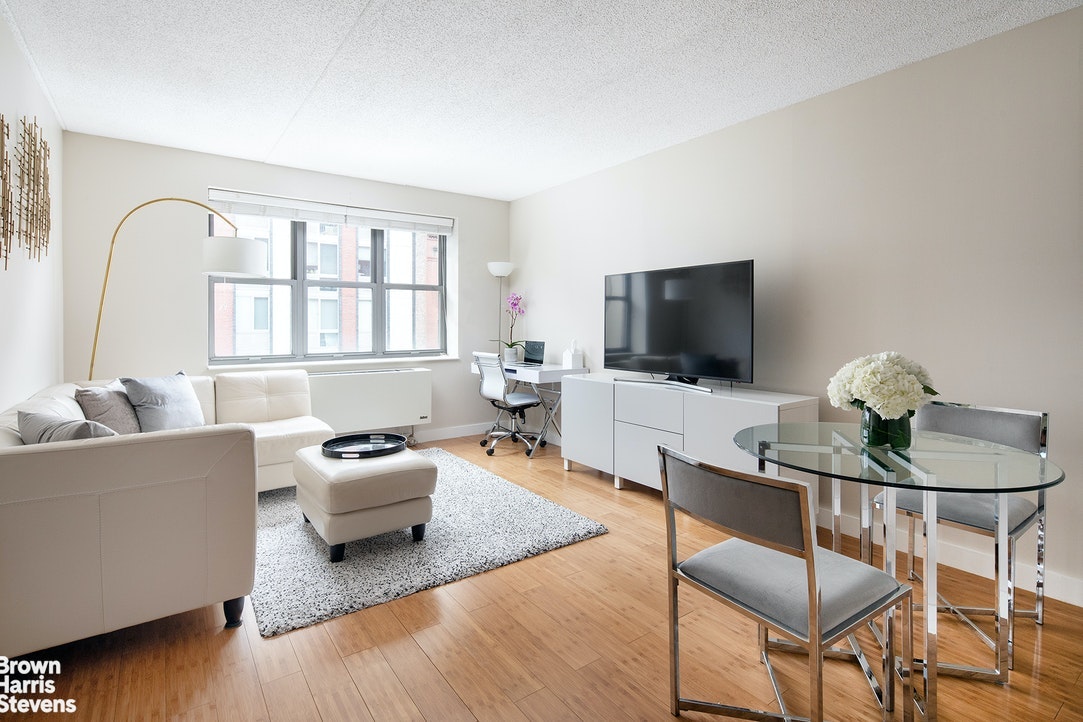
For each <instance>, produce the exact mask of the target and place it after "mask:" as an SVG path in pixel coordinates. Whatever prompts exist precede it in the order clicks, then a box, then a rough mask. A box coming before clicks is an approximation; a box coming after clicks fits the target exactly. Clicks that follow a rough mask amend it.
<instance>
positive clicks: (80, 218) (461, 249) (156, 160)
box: [64, 133, 508, 438]
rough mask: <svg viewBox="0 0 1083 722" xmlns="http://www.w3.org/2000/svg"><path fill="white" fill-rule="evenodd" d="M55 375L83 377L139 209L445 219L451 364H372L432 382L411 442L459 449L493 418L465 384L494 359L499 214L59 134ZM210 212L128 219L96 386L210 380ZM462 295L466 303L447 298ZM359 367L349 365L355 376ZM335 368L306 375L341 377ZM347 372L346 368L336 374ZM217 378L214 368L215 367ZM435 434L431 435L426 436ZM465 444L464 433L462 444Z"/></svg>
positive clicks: (151, 213) (413, 194)
mask: <svg viewBox="0 0 1083 722" xmlns="http://www.w3.org/2000/svg"><path fill="white" fill-rule="evenodd" d="M64 144H65V161H64V169H65V174H64V182H65V187H66V188H67V190H68V192H67V194H66V196H65V198H66V200H65V204H64V218H65V221H66V228H67V233H66V239H65V240H66V243H65V246H66V254H65V258H64V274H65V275H64V280H65V286H66V293H65V304H64V314H65V324H64V329H65V330H64V334H65V349H66V353H65V355H64V374H65V377H66V378H68V379H83V378H86V376H87V373H88V366H89V359H90V348H91V344H92V341H93V334H94V320H95V314H96V312H97V306H98V299H99V294H100V293H101V283H102V277H103V274H104V270H105V262H106V256H107V253H108V248H109V239H110V237H111V236H112V234H113V230H114V228H115V227H116V224H117V223H118V222H119V221H120V219H121V218H122V217H123V216H124V214H125V213H127V212H128V211H129V210H131V209H132V208H134V207H135V206H136V205H138V204H140V203H142V202H144V201H147V200H151V199H153V198H158V197H164V196H180V197H183V198H190V199H193V200H197V201H201V202H206V200H207V188H208V187H209V186H215V187H221V188H233V189H238V190H245V191H252V192H256V193H268V194H272V195H283V196H288V197H293V198H304V199H311V200H319V201H326V202H330V203H343V204H350V205H359V206H364V207H374V208H384V209H390V210H401V211H416V212H422V213H432V214H437V215H446V216H452V217H454V218H455V219H456V227H457V229H458V230H457V233H456V236H455V238H454V240H453V241H452V242H451V243H450V246H451V251H450V252H449V262H448V273H449V287H450V288H451V289H452V293H450V294H449V295H450V297H451V301H450V304H449V305H450V306H451V308H450V309H449V314H450V316H451V324H452V328H453V329H454V328H457V329H458V330H457V332H456V333H454V334H453V335H452V338H451V339H450V343H449V346H450V348H451V354H450V356H451V358H449V359H447V360H441V361H436V360H431V361H421V362H406V363H399V364H378V365H381V366H388V365H398V366H419V365H424V366H428V367H430V368H431V369H432V371H433V409H432V417H433V422H432V424H431V426H428V427H418V429H417V431H418V436H419V437H420V438H426V435H427V434H432V433H439V434H441V435H444V436H447V435H456V433H457V430H458V429H459V428H460V427H462V426H463V425H465V424H472V425H473V426H471V427H470V428H469V431H471V432H472V431H474V430H475V429H474V427H475V426H477V425H478V424H480V423H481V422H482V421H483V420H484V419H486V418H488V417H489V413H488V411H487V410H488V409H489V406H488V405H487V404H484V403H483V402H482V400H481V399H480V397H479V396H478V393H477V382H476V380H475V379H476V377H473V376H472V375H471V374H470V367H469V360H468V358H469V352H470V351H471V350H472V349H474V348H490V347H492V345H493V344H491V343H489V342H488V339H490V338H492V334H493V329H492V326H493V325H494V324H495V320H496V319H495V314H496V309H495V308H494V303H495V299H496V294H497V281H496V279H495V278H493V277H492V276H490V275H489V273H488V271H487V270H486V268H485V263H486V262H487V261H490V260H494V259H503V258H505V257H506V256H507V228H508V204H507V203H505V202H503V201H494V200H487V199H483V198H476V197H472V196H464V195H457V194H453V193H443V192H438V191H428V190H423V189H419V188H411V187H408V186H401V185H393V184H388V183H376V182H372V181H363V180H356V179H351V178H344V177H340V176H333V175H327V174H322V173H312V172H309V171H301V170H295V169H289V168H282V167H277V166H270V165H265V164H262V163H254V162H251V161H242V160H236V159H232V158H224V157H221V156H212V155H205V154H201V153H193V152H189V151H181V150H175V149H170V148H162V147H158V146H151V145H143V144H139V143H129V142H124V141H118V140H111V139H107V138H100V137H97V136H89V135H80V134H75V133H65V135H64ZM206 218H207V214H206V212H205V211H202V210H201V209H199V208H197V207H195V206H192V205H190V204H186V203H158V204H155V205H152V206H148V207H146V208H144V209H142V210H140V211H139V212H138V213H136V214H135V215H133V216H132V217H131V218H130V219H129V220H128V221H127V222H126V223H125V224H124V226H123V228H122V229H121V231H120V234H119V236H118V238H117V247H116V251H115V254H114V261H113V268H112V273H111V279H110V283H109V291H108V297H107V299H106V307H105V315H104V320H103V322H102V331H101V337H100V340H99V342H98V357H97V361H96V365H95V373H94V375H95V376H96V377H98V378H111V377H115V376H118V375H152V374H161V373H174V372H176V371H177V370H178V369H183V370H185V371H186V372H188V373H204V372H206V371H207V279H206V277H205V276H203V275H201V254H202V239H203V238H204V237H206V233H207V220H206ZM456 291H461V292H456ZM352 366H354V367H356V364H355V365H352ZM343 367H344V365H342V364H330V365H327V364H324V365H318V364H310V365H308V366H307V368H309V369H310V370H325V369H327V370H337V369H340V368H343ZM345 367H350V365H345ZM215 368H216V370H221V367H215ZM437 428H438V429H439V430H438V431H433V429H437ZM463 433H466V431H465V430H464V431H463Z"/></svg>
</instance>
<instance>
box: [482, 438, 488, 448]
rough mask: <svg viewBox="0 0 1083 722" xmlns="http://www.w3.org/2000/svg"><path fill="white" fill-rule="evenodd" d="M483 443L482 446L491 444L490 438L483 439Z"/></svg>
mask: <svg viewBox="0 0 1083 722" xmlns="http://www.w3.org/2000/svg"><path fill="white" fill-rule="evenodd" d="M481 445H482V446H488V445H489V440H488V439H482V440H481Z"/></svg>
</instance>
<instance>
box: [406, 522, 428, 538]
mask: <svg viewBox="0 0 1083 722" xmlns="http://www.w3.org/2000/svg"><path fill="white" fill-rule="evenodd" d="M410 531H412V532H413V533H414V541H416V542H417V541H421V540H422V539H424V538H425V525H424V524H414V525H413V526H412V527H410Z"/></svg>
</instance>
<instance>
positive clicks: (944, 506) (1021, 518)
mask: <svg viewBox="0 0 1083 722" xmlns="http://www.w3.org/2000/svg"><path fill="white" fill-rule="evenodd" d="M921 495H922V492H921V491H919V490H917V489H899V490H898V491H897V492H896V494H895V506H896V508H897V509H898V510H899V511H901V512H907V513H910V514H918V515H920V514H921V510H922V500H921ZM874 501H875V503H876V504H877V506H880V505H882V504H883V503H884V492H880V493H879V494H877V495H876V499H875V500H874ZM1007 502H1008V534H1009V535H1012V536H1015V535H1016V534H1017V533H1019V532H1020V531H1021V530H1022V529H1025V528H1026V527H1027V526H1029V525H1030V523H1031V522H1032V521H1033V520H1034V517H1035V515H1036V514H1037V513H1038V505H1037V504H1035V503H1034V502H1033V501H1031V500H1030V499H1028V498H1026V497H1023V496H1019V495H1016V494H1012V495H1009V496H1008V497H1007ZM936 516H937V518H938V519H940V520H941V521H946V522H952V523H955V524H964V525H966V526H968V527H972V528H974V529H983V530H985V531H986V532H988V533H990V534H992V533H993V531H994V529H995V525H994V522H995V521H996V495H995V494H964V493H958V492H952V493H950V494H940V495H939V496H938V497H937V500H936Z"/></svg>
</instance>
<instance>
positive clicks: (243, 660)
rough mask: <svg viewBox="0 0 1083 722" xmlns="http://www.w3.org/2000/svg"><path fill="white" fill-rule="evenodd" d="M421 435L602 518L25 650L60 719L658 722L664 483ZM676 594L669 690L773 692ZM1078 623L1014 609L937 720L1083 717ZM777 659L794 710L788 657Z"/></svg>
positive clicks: (832, 673) (743, 634) (860, 713)
mask: <svg viewBox="0 0 1083 722" xmlns="http://www.w3.org/2000/svg"><path fill="white" fill-rule="evenodd" d="M428 446H438V447H441V448H444V449H447V450H448V451H451V452H452V453H455V454H458V455H459V456H462V457H463V458H466V459H469V460H470V461H472V462H474V463H476V464H478V465H479V466H482V467H485V468H488V469H491V470H492V471H493V472H495V473H497V474H499V475H501V476H503V477H505V478H507V479H510V480H513V481H515V482H517V483H519V484H521V485H522V486H525V487H527V488H529V489H531V490H533V491H535V492H537V493H539V494H541V495H543V496H546V497H548V498H550V499H552V500H554V501H556V502H558V503H560V504H563V505H564V506H567V507H569V508H571V509H574V510H576V511H578V512H580V513H582V514H585V515H587V516H589V517H591V518H593V519H596V520H598V521H600V522H602V523H603V524H605V525H606V526H607V527H608V528H609V530H610V532H609V534H606V535H604V536H601V537H598V538H595V539H591V540H588V541H585V542H581V543H579V544H573V545H571V546H569V547H565V548H563V549H558V550H556V551H552V552H548V553H546V554H542V555H540V556H537V557H534V558H531V559H528V560H524V561H522V562H518V563H515V564H511V565H509V566H506V567H502V568H500V569H496V570H494V571H491V572H486V573H484V574H480V575H477V576H475V577H470V578H468V579H464V580H462V581H459V582H456V583H454V584H449V585H447V586H443V587H438V588H436V589H431V590H428V591H424V592H420V593H418V594H414V595H412V596H409V597H406V598H404V599H400V600H397V601H394V602H390V603H388V604H383V605H380V606H377V607H373V608H370V609H366V610H362V611H360V612H356V613H354V614H350V615H347V616H344V617H339V618H337V619H333V620H330V621H327V622H324V623H322V624H318V625H315V626H312V627H308V628H305V629H300V630H296V631H294V632H290V633H289V634H285V635H281V636H278V637H274V638H271V639H262V638H260V636H259V633H258V631H257V630H256V625H255V620H254V618H253V616H252V611H251V607H250V606H248V605H246V609H245V615H244V622H245V623H244V625H243V627H241V628H239V629H235V630H223V629H222V624H223V621H224V619H223V617H222V612H221V609H220V606H217V605H216V606H214V607H207V608H204V609H201V610H196V611H193V612H189V613H186V614H180V615H176V616H173V617H169V618H166V619H161V620H158V621H155V622H149V623H147V624H143V625H139V626H136V627H132V628H129V629H124V630H120V631H118V632H114V633H112V634H106V635H101V636H99V637H94V638H92V639H88V640H83V641H80V642H76V643H73V644H69V645H64V646H61V647H57V648H54V649H50V650H44V651H42V652H38V653H35V654H32V655H28V656H27V658H28V659H57V660H59V661H60V663H61V668H62V673H61V674H60V675H59V676H57V677H55V682H56V689H55V691H54V693H53V694H51V695H48V696H50V697H56V698H61V699H69V698H70V699H74V700H75V702H76V704H77V708H78V709H77V712H76V713H75V714H72V715H67V716H66V718H69V719H80V720H82V719H88V720H137V719H138V720H158V719H163V720H164V719H176V720H264V719H266V720H319V719H323V720H369V719H374V720H431V721H437V720H439V721H440V722H443V721H445V720H475V719H477V720H501V721H503V720H516V719H517V720H545V721H547V722H548V721H549V720H633V719H634V720H666V719H670V718H671V717H670V714H669V706H668V661H667V660H668V657H667V641H666V627H667V621H666V601H665V572H664V570H665V563H666V562H665V537H664V522H663V518H662V512H661V497H660V494H659V493H658V492H655V491H652V490H649V489H642V488H639V487H633V488H630V489H625V490H622V491H617V490H615V489H614V488H613V484H612V479H611V478H610V477H608V476H606V475H604V474H601V473H598V472H594V471H591V470H586V469H583V468H582V467H579V466H577V467H576V469H575V470H574V471H572V472H565V471H564V470H563V466H562V462H561V459H560V449H559V447H555V446H549V447H547V448H546V449H543V450H539V452H538V454H537V456H536V457H535V458H534V459H527V458H526V457H525V456H524V455H523V454H522V452H521V451H520V450H519V449H517V448H516V446H514V445H511V444H504V445H502V446H501V447H498V450H497V452H496V455H495V456H493V457H487V456H485V454H484V453H483V452H484V450H483V449H482V448H481V447H480V446H479V445H478V437H469V438H463V439H454V440H447V441H442V442H438V443H433V444H428ZM519 448H521V447H519ZM682 535H683V538H684V539H685V540H686V541H687V542H688V543H689V544H691V545H693V546H707V545H709V544H712V543H715V542H716V541H718V540H719V539H720V538H721V536H720V535H719V534H717V533H716V532H713V531H711V530H708V529H705V528H704V527H703V526H701V525H699V524H697V523H695V522H691V521H688V520H686V521H685V522H683V529H682ZM848 541H851V542H852V540H848ZM821 543H823V540H821ZM851 553H852V547H851ZM941 578H942V581H941V584H942V589H951V590H953V591H954V593H955V596H959V597H962V598H961V599H960V600H959V601H960V602H966V601H967V598H968V597H969V598H973V599H976V600H982V599H984V598H985V597H986V595H987V594H989V595H991V593H992V583H991V582H989V581H987V580H983V579H980V578H977V577H973V576H970V575H967V574H963V573H960V572H957V571H955V570H953V569H950V568H946V567H945V568H943V569H942V570H941ZM681 609H682V612H683V615H684V616H683V621H682V652H683V654H682V666H683V673H684V680H685V690H684V692H685V694H686V695H696V696H699V695H702V696H704V697H705V698H715V699H724V700H726V701H731V702H736V703H741V704H751V705H759V706H763V707H766V708H773V707H774V698H773V694H772V691H771V687H770V684H769V682H768V679H767V675H766V673H765V672H764V671H763V668H762V665H760V664H759V662H758V658H757V654H756V646H755V630H754V628H753V627H752V626H751V625H750V624H748V623H746V622H745V621H744V620H742V619H739V618H737V617H736V616H735V615H733V614H730V613H728V612H727V611H726V610H724V609H721V608H719V607H718V606H717V605H715V604H712V603H710V602H708V601H707V600H706V599H704V598H703V597H702V596H700V595H698V594H696V593H695V592H694V591H691V590H689V591H686V592H684V593H682V598H681ZM941 619H942V623H941V636H940V640H941V647H940V649H941V655H942V657H947V656H948V655H949V654H951V656H952V657H953V658H958V659H964V658H965V659H973V660H978V661H980V660H981V659H984V657H983V655H982V653H983V652H984V651H985V648H984V647H983V646H981V644H980V642H978V641H977V638H976V637H975V636H974V635H973V634H972V633H970V632H967V631H965V630H962V629H960V628H959V625H957V624H954V623H952V622H951V621H950V620H947V619H944V618H943V617H942V618H941ZM1081 628H1083V609H1080V608H1079V607H1074V606H1071V605H1068V604H1064V603H1061V602H1057V601H1056V600H1049V601H1048V602H1047V609H1046V623H1045V625H1044V626H1042V627H1038V626H1037V625H1035V624H1034V623H1033V622H1032V621H1029V620H1022V621H1020V623H1019V625H1018V629H1017V637H1018V639H1017V649H1016V663H1015V670H1014V671H1013V672H1012V675H1011V682H1010V683H1009V684H1008V685H1005V686H997V685H994V684H990V683H986V682H975V681H965V680H961V679H953V678H945V677H941V682H940V690H941V692H940V694H941V704H940V718H941V719H942V720H974V719H1019V720H1083V701H1081V700H1080V697H1081V695H1080V692H1081V684H1083V683H1081V673H1083V635H1080V632H1079V630H1080V629H1081ZM775 659H776V667H777V668H778V671H779V672H780V673H781V680H780V681H781V683H782V685H784V688H785V690H786V691H785V692H784V694H785V697H786V699H787V704H788V705H789V706H790V707H791V710H790V711H791V712H794V713H797V714H801V713H803V711H804V710H805V704H804V702H803V698H804V696H805V695H806V694H807V675H806V672H805V663H804V660H803V659H801V658H800V657H798V656H796V655H786V654H778V655H776V656H775ZM0 679H2V677H0ZM825 679H826V689H827V691H826V695H825V707H826V712H827V714H828V716H829V717H830V718H832V719H838V720H869V719H879V712H878V710H877V708H876V707H875V705H874V704H873V702H872V698H871V696H870V695H869V693H868V688H867V686H866V685H865V683H864V681H863V678H862V676H861V674H860V672H859V670H858V669H857V668H856V666H855V665H852V664H848V663H845V662H839V661H829V662H828V663H827V665H826V671H825ZM0 693H3V689H0ZM26 696H27V697H28V698H34V697H41V696H42V695H26ZM49 717H52V715H49ZM685 717H686V718H689V719H715V718H710V717H709V716H707V715H700V714H686V715H685ZM10 718H12V719H29V718H31V715H22V716H19V715H11V716H10Z"/></svg>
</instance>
